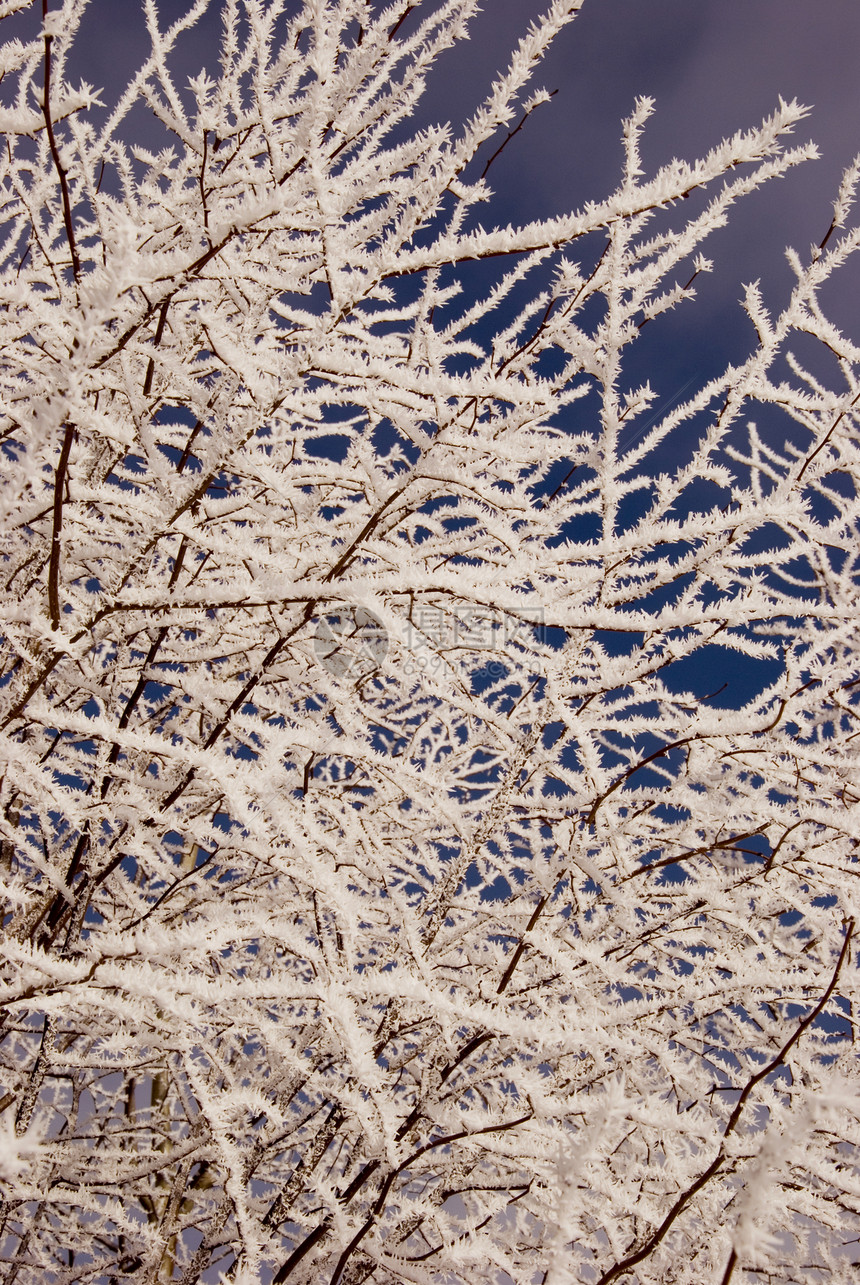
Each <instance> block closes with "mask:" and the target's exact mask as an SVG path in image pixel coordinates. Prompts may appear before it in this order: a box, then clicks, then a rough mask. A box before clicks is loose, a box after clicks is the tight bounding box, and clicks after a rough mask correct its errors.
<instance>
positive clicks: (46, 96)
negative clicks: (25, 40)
mask: <svg viewBox="0 0 860 1285" xmlns="http://www.w3.org/2000/svg"><path fill="white" fill-rule="evenodd" d="M47 17H48V0H42V21H43V22H44V21H46V20H47ZM53 39H54V38H53V36H49V35H47V34H46V35H45V82H44V90H43V98H42V115H43V116H44V118H45V129H46V131H47V134H48V146H49V147H50V149H51V157H52V159H53V162H54V168H55V169H56V171H57V175H58V177H59V180H60V194H61V196H62V200H63V223H64V224H65V228H66V237H67V239H68V242H69V250H70V251H71V255H72V272H73V273H74V277H75V283H77V282H78V281H80V278H81V261H80V258H79V257H78V247H77V244H76V242H75V229H74V225H73V223H72V203H71V200H70V199H69V184H68V181H67V179H66V170H65V168H64V167H63V162H62V160H61V159H60V151H59V148H58V147H57V140H56V138H55V136H54V122H53V120H52V119H51V45H52V44H53Z"/></svg>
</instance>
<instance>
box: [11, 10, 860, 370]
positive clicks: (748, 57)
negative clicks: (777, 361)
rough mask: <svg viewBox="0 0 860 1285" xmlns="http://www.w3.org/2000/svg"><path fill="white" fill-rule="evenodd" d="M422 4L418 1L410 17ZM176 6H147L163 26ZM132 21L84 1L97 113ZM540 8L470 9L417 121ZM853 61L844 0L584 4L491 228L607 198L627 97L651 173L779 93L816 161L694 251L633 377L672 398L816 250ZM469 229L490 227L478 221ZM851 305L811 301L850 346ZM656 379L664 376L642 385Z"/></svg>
mask: <svg viewBox="0 0 860 1285" xmlns="http://www.w3.org/2000/svg"><path fill="white" fill-rule="evenodd" d="M432 4H433V0H424V8H425V11H426V9H427V8H430V7H431V6H432ZM189 5H190V0H160V2H159V4H158V8H159V12H160V14H161V15H162V20H163V25H167V24H168V23H169V22H171V21H173V20H174V19H175V18H176V17H177V16H178V15H179V14H180V13H183V12H185V11H186V9H187V7H188V6H189ZM51 7H52V8H56V7H59V0H51ZM141 7H142V0H90V4H89V7H88V10H87V15H86V18H85V20H84V25H83V28H82V32H81V35H82V39H81V41H80V44H79V48H78V54H77V56H76V60H75V66H74V74H75V75H76V76H77V75H80V76H84V77H86V79H88V80H89V81H90V82H92V83H94V84H96V85H97V86H102V87H103V89H104V99H105V102H106V103H107V104H111V103H113V102H114V101H115V100H116V97H117V96H118V94H119V91H120V88H121V86H122V84H123V83H124V82H125V79H126V78H127V77H128V76H129V75H130V74H131V73H132V72H133V71H134V70H135V69H136V67H137V66H138V65H139V64H140V62H141V61H142V59H143V57H144V56H145V53H146V50H147V45H146V38H145V29H144V24H143V20H142V18H141ZM544 7H545V5H544V0H485V3H484V8H483V12H482V13H481V14H480V16H479V17H478V18H477V19H476V20H475V21H474V24H473V27H472V39H471V40H470V41H469V42H468V43H467V44H465V45H461V46H459V47H458V48H456V49H454V50H452V51H450V52H449V53H448V54H447V55H445V57H444V58H443V59H442V60H441V62H440V63H439V65H438V66H437V69H436V72H435V75H433V76H431V79H430V85H429V89H428V93H427V97H426V100H425V103H424V106H423V112H422V122H421V123H426V122H427V121H428V120H437V121H438V120H443V119H450V120H451V121H452V123H454V124H455V125H456V124H457V123H458V122H461V121H462V120H463V119H465V118H466V117H467V116H468V115H469V114H470V111H471V110H472V109H473V108H474V107H475V106H476V105H477V103H478V102H479V101H480V98H481V96H482V93H483V92H484V90H485V88H486V87H487V86H488V85H489V84H490V82H491V80H492V77H493V74H494V72H495V71H496V70H497V69H499V68H501V67H503V66H504V65H505V63H506V61H507V58H508V54H509V51H510V49H511V48H512V47H513V45H514V43H515V41H516V39H517V38H518V36H519V35H520V34H521V33H522V32H523V31H524V30H525V28H526V27H527V25H528V23H529V22H530V21H531V20H532V19H533V18H534V17H535V16H536V15H537V14H539V13H540V12H541V11H542V9H543V8H544ZM40 9H41V6H40V5H39V4H37V3H34V4H33V5H32V6H31V7H30V9H29V11H28V13H27V14H25V15H18V16H16V17H13V18H11V19H7V20H5V21H4V22H3V23H2V25H0V35H2V36H3V37H6V35H7V32H8V35H9V36H11V35H14V34H18V33H19V32H20V30H21V27H22V26H24V25H25V24H27V25H29V26H30V28H31V29H32V28H33V26H34V24H35V22H37V21H38V13H39V11H40ZM220 10H221V3H220V0H212V5H211V12H210V14H209V15H207V17H206V19H205V20H204V21H203V22H201V23H199V24H198V26H197V27H195V28H194V30H193V31H192V32H191V33H189V34H187V35H186V36H184V37H183V39H182V42H181V43H180V45H179V55H180V59H181V61H182V63H183V72H184V74H182V73H180V74H178V75H177V82H178V83H182V82H184V80H185V78H186V76H187V75H189V74H192V73H194V72H196V71H198V70H199V69H200V67H201V66H202V65H206V64H208V65H209V66H210V67H211V66H212V65H213V63H214V62H215V58H216V54H217V46H218V36H219V27H220V24H219V13H220ZM414 20H415V19H414V17H413V19H411V20H410V21H414ZM858 50H860V0H586V2H585V5H584V8H583V10H582V12H581V14H580V15H579V17H578V18H577V19H576V21H575V22H574V23H573V24H572V26H571V27H569V28H568V29H567V30H566V31H565V32H564V33H563V34H562V36H561V37H560V38H559V40H558V42H557V44H556V45H555V46H554V48H553V49H552V51H551V53H550V55H549V57H548V58H547V60H546V63H545V64H544V66H543V67H542V69H541V70H540V72H539V74H538V77H537V80H536V84H538V85H544V86H545V87H546V88H547V89H550V90H558V93H557V94H556V96H555V97H554V99H553V101H552V103H551V104H549V105H546V106H543V107H541V108H540V110H539V111H538V112H536V113H535V115H534V116H533V117H532V119H531V120H530V121H529V122H528V124H527V126H526V129H525V130H524V131H523V132H522V133H521V134H520V135H519V136H518V138H517V139H516V140H515V141H514V142H513V143H512V145H511V146H510V147H509V148H507V150H506V151H505V153H504V154H503V156H502V157H500V158H499V160H498V161H497V162H496V163H495V165H494V167H493V170H492V172H491V181H492V183H493V185H494V188H495V190H496V192H497V193H498V200H497V202H496V205H495V213H496V218H497V219H498V220H501V221H507V220H512V221H517V222H520V221H523V220H525V219H527V218H534V217H541V216H548V215H551V214H557V213H561V212H563V211H565V210H568V209H572V208H576V207H579V206H581V205H583V204H584V203H585V202H586V201H588V200H592V199H593V200H600V199H601V198H603V197H604V196H605V195H607V194H608V193H609V192H610V191H611V190H612V189H613V187H614V186H615V184H616V182H617V178H618V174H619V166H620V160H621V147H620V141H619V138H620V122H621V119H622V117H624V116H626V115H628V114H629V112H630V111H631V109H632V106H633V102H634V99H635V98H636V97H637V96H638V95H648V96H651V97H653V98H654V99H655V100H656V108H657V110H656V115H655V116H654V117H653V118H652V120H651V121H650V122H649V125H648V127H647V131H646V135H645V138H644V141H643V156H644V159H645V163H646V166H649V167H657V166H658V165H660V164H662V163H664V162H666V161H668V160H670V159H671V158H672V157H673V156H680V157H682V158H684V159H693V156H694V154H701V153H702V152H703V151H706V150H707V149H708V148H709V147H711V146H713V145H714V144H715V143H717V142H718V141H719V140H720V139H721V138H723V137H724V136H725V135H726V134H728V133H731V132H733V131H735V130H737V129H739V128H744V127H748V126H751V125H754V124H755V123H757V122H758V121H759V120H760V119H761V117H762V116H763V115H765V114H767V113H769V112H770V111H772V110H773V108H774V107H775V105H776V103H777V100H778V98H779V96H780V95H782V96H783V97H785V98H788V99H790V98H793V97H796V98H798V99H799V100H800V101H801V102H804V103H806V104H808V105H809V106H810V107H811V108H812V109H813V111H812V113H811V115H810V117H809V118H808V119H807V120H806V121H805V122H803V124H802V125H801V127H800V129H799V130H798V132H797V134H796V139H797V141H805V140H806V139H810V138H811V139H813V140H814V141H815V142H816V143H817V144H818V145H819V147H820V150H821V153H822V157H821V159H820V160H818V161H815V162H810V163H809V164H807V165H804V166H802V167H800V168H799V169H797V170H795V171H793V172H792V173H791V174H789V175H788V176H787V177H786V178H783V179H781V180H778V181H776V182H774V183H772V184H771V185H770V186H769V187H768V188H766V189H765V190H764V191H761V192H758V193H755V194H753V196H752V197H749V198H747V199H746V200H745V202H743V203H742V204H741V205H740V206H739V207H735V212H734V215H733V218H732V220H731V222H730V225H729V227H728V228H726V229H723V230H721V231H720V232H718V233H716V234H714V236H713V237H712V238H711V239H710V240H709V241H708V242H707V243H706V244H705V246H704V247H703V249H704V252H705V253H706V254H708V255H709V256H710V257H711V258H714V259H715V260H716V269H717V270H716V271H715V273H714V274H713V275H711V276H709V277H705V278H703V279H701V285H700V288H699V300H698V301H697V303H696V304H695V305H689V304H688V305H686V306H685V307H683V308H681V309H676V310H675V312H674V313H672V314H670V316H669V317H667V318H665V319H664V321H663V323H662V325H661V328H660V329H659V332H658V333H656V334H655V335H654V336H653V337H652V336H649V337H648V340H647V343H646V344H643V346H642V351H641V352H640V353H637V356H636V363H637V364H638V365H639V366H641V370H638V371H636V372H635V374H636V377H637V379H638V378H639V377H640V376H643V377H644V376H647V377H650V378H651V380H652V383H653V385H654V386H655V388H657V389H658V391H659V392H660V393H661V394H662V395H663V396H670V395H671V393H672V392H673V391H674V389H675V388H676V387H677V386H679V385H680V384H681V383H682V382H684V380H685V379H687V378H689V377H690V376H691V375H694V374H695V373H696V372H697V371H698V372H699V373H701V374H711V373H713V371H714V370H715V368H716V367H717V366H719V365H720V364H721V363H724V362H725V361H727V360H731V361H739V360H742V358H743V357H744V356H745V354H746V351H747V348H748V344H749V342H750V340H751V334H752V332H751V328H750V327H749V323H748V322H746V321H745V320H744V318H743V316H742V315H741V313H740V311H739V308H738V302H737V301H738V299H739V298H740V295H741V286H742V284H743V283H744V282H746V281H749V280H753V279H760V280H761V282H762V286H763V290H764V294H765V302H766V303H767V304H769V305H770V306H771V307H772V308H775V309H778V308H779V307H780V306H781V304H782V303H783V302H784V301H785V299H786V298H787V294H788V291H789V290H790V288H791V280H792V278H791V274H790V271H789V269H788V265H787V264H786V261H785V258H784V254H783V250H784V246H785V245H786V244H787V243H788V244H792V245H794V246H795V248H796V249H798V250H799V251H801V252H804V251H805V250H806V249H807V248H808V246H809V245H810V244H811V243H812V242H813V241H816V242H817V241H820V240H821V237H822V236H823V235H824V232H825V231H826V229H827V226H828V224H829V221H830V204H831V201H832V199H833V196H834V194H835V191H836V186H837V184H838V181H839V176H840V174H841V172H842V170H843V168H844V167H845V166H846V165H847V164H848V162H849V161H850V160H851V158H852V157H853V156H854V155H855V153H857V152H860V88H858V84H859V83H860V78H858V76H857V72H856V65H857V54H858ZM140 121H141V118H138V127H139V126H140ZM481 215H482V221H484V222H487V223H488V222H489V218H488V217H487V216H488V215H489V210H488V209H487V207H483V209H482V210H481ZM858 293H860V265H858V264H856V263H855V264H853V265H850V266H849V268H848V269H847V270H846V271H845V272H843V274H842V276H841V277H840V279H839V281H838V282H835V283H833V284H831V285H830V286H828V294H827V295H825V296H824V297H825V302H826V304H827V305H828V311H829V314H830V315H831V317H832V319H833V320H834V321H835V322H836V323H837V324H838V325H840V326H841V327H842V328H843V329H846V330H848V331H851V332H854V333H855V335H856V324H855V323H856V315H857V306H856V300H857V298H858ZM654 330H655V332H657V331H658V328H657V327H655V328H654ZM654 365H656V366H657V367H662V370H661V373H662V375H663V378H661V379H655V377H654V375H653V374H651V373H650V367H651V366H654Z"/></svg>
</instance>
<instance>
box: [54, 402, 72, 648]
mask: <svg viewBox="0 0 860 1285" xmlns="http://www.w3.org/2000/svg"><path fill="white" fill-rule="evenodd" d="M74 435H75V430H74V426H73V425H72V424H67V425H66V427H65V430H64V432H63V444H62V446H61V448H60V459H59V462H58V464H57V471H56V473H55V474H54V522H53V528H52V531H51V556H50V559H49V562H48V615H49V616H50V617H51V628H52V629H59V627H60V533H61V531H62V528H63V492H64V490H65V487H66V473H67V471H68V467H69V456H70V455H71V452H72V439H73V437H74Z"/></svg>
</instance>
